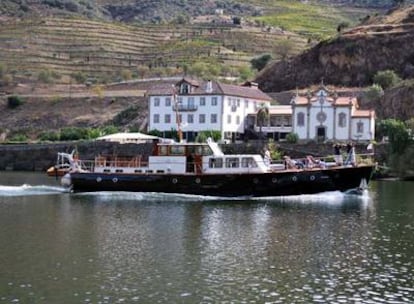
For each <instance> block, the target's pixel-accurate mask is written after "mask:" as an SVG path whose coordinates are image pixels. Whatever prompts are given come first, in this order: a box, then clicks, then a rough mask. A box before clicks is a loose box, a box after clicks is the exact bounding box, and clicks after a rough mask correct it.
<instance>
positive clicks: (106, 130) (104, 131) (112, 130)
mask: <svg viewBox="0 0 414 304" xmlns="http://www.w3.org/2000/svg"><path fill="white" fill-rule="evenodd" d="M117 132H119V129H118V127H116V126H114V125H108V126H105V127H103V128H102V129H101V133H102V135H109V134H114V133H117Z"/></svg>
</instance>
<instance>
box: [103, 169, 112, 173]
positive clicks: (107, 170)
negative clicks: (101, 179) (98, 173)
mask: <svg viewBox="0 0 414 304" xmlns="http://www.w3.org/2000/svg"><path fill="white" fill-rule="evenodd" d="M103 172H105V173H109V172H111V170H110V169H104V170H103Z"/></svg>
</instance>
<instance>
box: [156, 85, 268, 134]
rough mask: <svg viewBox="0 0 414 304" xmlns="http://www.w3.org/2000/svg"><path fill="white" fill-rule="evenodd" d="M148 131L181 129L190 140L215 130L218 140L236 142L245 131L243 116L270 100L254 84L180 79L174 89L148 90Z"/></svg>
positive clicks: (266, 104)
mask: <svg viewBox="0 0 414 304" xmlns="http://www.w3.org/2000/svg"><path fill="white" fill-rule="evenodd" d="M148 96H149V107H148V108H149V121H148V130H158V131H161V132H169V131H171V130H177V131H178V130H179V129H181V131H182V133H183V138H184V139H185V140H187V141H193V140H194V139H195V137H196V136H197V134H198V132H200V131H211V130H214V131H219V132H221V138H222V139H229V140H236V139H239V138H241V135H242V134H243V133H244V132H245V124H246V121H245V120H246V117H247V116H248V114H254V113H256V112H257V110H258V109H259V107H261V106H263V105H264V106H267V107H269V106H270V102H271V98H270V97H269V96H268V95H267V94H265V93H263V92H262V91H261V90H260V89H259V88H258V87H257V85H256V84H254V83H250V82H248V83H246V84H244V85H242V86H239V85H229V84H223V83H219V82H216V81H206V82H199V81H195V80H192V79H187V78H183V79H182V80H180V81H179V82H178V83H176V84H175V85H174V86H164V87H159V88H154V89H152V90H150V91H149V93H148Z"/></svg>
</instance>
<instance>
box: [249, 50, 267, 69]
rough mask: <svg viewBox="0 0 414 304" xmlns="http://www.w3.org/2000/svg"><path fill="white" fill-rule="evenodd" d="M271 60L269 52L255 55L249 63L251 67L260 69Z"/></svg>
mask: <svg viewBox="0 0 414 304" xmlns="http://www.w3.org/2000/svg"><path fill="white" fill-rule="evenodd" d="M270 60H272V55H270V54H263V55H261V56H259V57H255V58H253V59H252V60H250V64H251V65H252V68H253V69H256V70H258V71H261V70H263V69H264V67H265V66H266V65H267V63H268V62H269V61H270Z"/></svg>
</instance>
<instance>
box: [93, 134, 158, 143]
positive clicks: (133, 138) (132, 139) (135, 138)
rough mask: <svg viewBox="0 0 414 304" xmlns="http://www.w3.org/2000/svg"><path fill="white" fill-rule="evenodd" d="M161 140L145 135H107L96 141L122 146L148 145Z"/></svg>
mask: <svg viewBox="0 0 414 304" xmlns="http://www.w3.org/2000/svg"><path fill="white" fill-rule="evenodd" d="M157 139H159V137H157V136H152V135H148V134H144V133H139V132H135V133H115V134H110V135H105V136H101V137H98V138H97V139H96V140H103V141H111V142H119V143H121V144H127V143H146V142H153V141H154V140H157Z"/></svg>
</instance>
